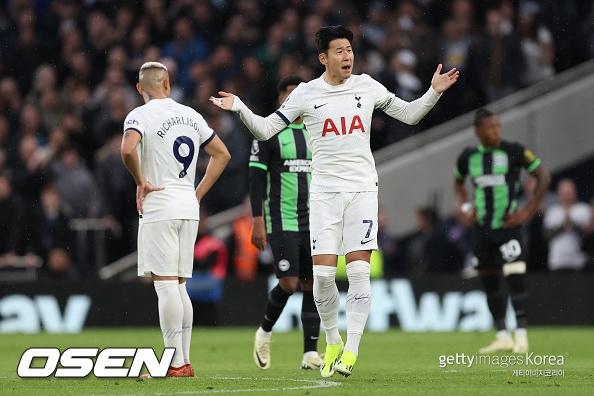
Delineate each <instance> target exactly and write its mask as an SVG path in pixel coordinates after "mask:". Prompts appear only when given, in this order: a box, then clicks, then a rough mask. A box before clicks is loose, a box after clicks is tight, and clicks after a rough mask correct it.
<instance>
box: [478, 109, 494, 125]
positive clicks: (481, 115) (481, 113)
mask: <svg viewBox="0 0 594 396" xmlns="http://www.w3.org/2000/svg"><path fill="white" fill-rule="evenodd" d="M493 115H494V114H493V113H491V112H490V111H489V110H487V109H485V108H484V107H483V108H480V109H478V110H477V111H476V113H474V126H475V127H478V126H479V125H480V124H481V122H483V119H485V118H487V117H491V116H493Z"/></svg>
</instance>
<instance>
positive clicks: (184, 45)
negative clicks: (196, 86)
mask: <svg viewBox="0 0 594 396" xmlns="http://www.w3.org/2000/svg"><path fill="white" fill-rule="evenodd" d="M208 55H209V51H208V46H207V43H206V41H205V40H203V39H202V38H200V37H198V36H197V35H196V34H195V33H194V27H193V26H192V21H191V20H190V18H188V17H184V16H182V17H179V18H178V19H177V20H176V21H175V22H174V23H173V40H171V41H169V42H167V44H165V46H163V56H165V57H168V58H173V59H175V61H176V62H177V64H178V66H179V71H178V76H177V78H178V83H179V85H180V86H181V87H182V89H184V91H185V92H188V91H189V90H190V89H191V88H192V83H191V80H190V75H189V70H190V65H191V64H192V62H194V61H204V60H206V59H207V57H208Z"/></svg>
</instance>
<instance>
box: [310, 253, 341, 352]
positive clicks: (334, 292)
mask: <svg viewBox="0 0 594 396" xmlns="http://www.w3.org/2000/svg"><path fill="white" fill-rule="evenodd" d="M313 276H314V284H313V295H314V300H315V302H316V307H317V308H318V313H319V314H320V321H321V322H322V326H324V330H325V331H326V343H327V344H330V345H336V344H340V342H341V338H340V333H339V332H338V308H339V307H340V295H339V294H338V288H337V287H336V267H331V266H328V265H314V266H313Z"/></svg>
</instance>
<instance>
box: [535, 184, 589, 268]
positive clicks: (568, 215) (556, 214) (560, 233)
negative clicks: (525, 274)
mask: <svg viewBox="0 0 594 396" xmlns="http://www.w3.org/2000/svg"><path fill="white" fill-rule="evenodd" d="M557 196H558V197H559V203H558V204H554V205H551V206H550V207H549V208H548V209H547V210H546V212H545V215H544V221H543V226H544V230H545V233H546V236H547V238H548V240H549V261H548V263H549V269H550V270H551V271H558V270H581V269H583V268H584V267H585V265H586V261H587V257H586V255H585V253H584V252H583V251H582V249H581V247H582V239H583V235H584V231H585V229H586V227H587V226H588V224H590V222H591V221H592V209H591V208H590V206H589V205H588V204H587V203H585V202H578V200H577V187H576V185H575V182H574V181H573V180H571V179H563V180H561V181H559V184H558V185H557Z"/></svg>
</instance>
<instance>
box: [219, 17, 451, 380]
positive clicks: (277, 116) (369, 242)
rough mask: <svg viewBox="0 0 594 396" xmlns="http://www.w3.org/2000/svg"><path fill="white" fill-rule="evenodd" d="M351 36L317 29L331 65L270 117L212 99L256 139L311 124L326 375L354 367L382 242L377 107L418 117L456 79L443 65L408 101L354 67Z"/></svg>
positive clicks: (321, 53) (323, 58) (313, 232)
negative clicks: (340, 273)
mask: <svg viewBox="0 0 594 396" xmlns="http://www.w3.org/2000/svg"><path fill="white" fill-rule="evenodd" d="M352 40H353V33H352V32H351V31H350V30H348V29H347V28H345V27H343V26H327V27H323V28H321V29H320V30H318V32H317V33H316V43H317V45H318V60H319V61H320V63H322V65H324V66H325V69H326V71H325V72H324V74H323V75H322V76H321V77H319V78H317V79H315V80H312V81H310V82H308V83H302V84H300V85H299V86H298V87H297V88H296V89H295V90H294V91H293V92H292V93H291V95H290V96H289V97H288V98H287V99H286V100H285V102H284V103H283V104H282V105H281V107H280V108H279V109H278V110H277V111H276V112H275V113H273V114H271V115H269V116H268V117H266V118H263V117H260V116H257V115H255V114H254V113H252V112H251V111H250V110H249V109H248V107H247V106H246V105H245V104H244V103H242V101H241V100H240V99H239V98H238V97H236V96H235V95H232V94H229V93H226V92H221V93H220V94H221V96H222V97H221V98H214V97H213V98H211V99H210V100H211V101H212V102H213V103H214V104H215V105H216V106H218V107H220V108H223V109H225V110H232V111H235V112H237V113H239V115H240V117H241V120H242V121H243V122H244V123H245V125H246V126H247V127H248V128H249V130H250V131H251V132H252V134H253V135H254V136H255V137H256V138H257V139H259V140H267V139H270V138H271V137H272V136H274V135H275V134H277V133H278V132H280V131H281V130H282V129H284V128H285V127H286V126H287V125H289V124H290V123H291V122H292V121H293V120H294V119H296V118H301V119H303V122H304V124H305V125H306V126H307V130H308V131H309V136H310V140H309V142H310V146H311V150H312V163H311V172H312V179H311V187H310V215H309V219H310V225H309V226H310V238H311V251H312V256H313V264H314V265H313V275H314V290H313V293H314V300H315V303H316V307H317V309H318V312H319V314H320V319H321V321H322V324H323V326H324V329H325V331H326V344H327V345H326V353H325V357H324V364H323V365H322V366H321V368H320V372H321V375H322V376H323V377H330V376H332V375H333V374H334V372H335V371H336V372H338V373H340V374H342V375H345V376H348V375H350V374H351V371H352V368H353V366H354V364H355V361H356V359H357V355H358V351H359V343H360V340H361V336H362V334H363V329H364V327H365V323H366V321H367V317H368V315H369V309H370V306H371V284H370V280H369V275H370V267H369V261H370V257H371V251H372V250H376V249H377V216H378V200H377V189H378V179H377V172H376V170H375V163H374V160H373V156H372V154H371V148H370V145H369V142H370V140H369V135H370V133H371V118H372V114H373V111H374V110H375V109H379V110H381V111H383V112H385V113H386V114H388V115H389V116H391V117H393V118H396V119H398V120H401V121H403V122H405V123H407V124H416V123H418V122H419V121H420V120H421V119H422V118H423V117H424V116H425V114H427V113H428V112H429V110H431V108H432V107H433V106H434V105H435V103H436V102H437V100H438V99H439V97H440V96H441V93H442V92H444V91H445V90H447V89H448V88H449V87H450V86H452V84H454V83H455V82H456V81H457V79H458V72H457V71H456V70H455V69H452V70H450V71H448V72H446V73H443V74H441V67H442V66H441V65H439V66H438V67H437V70H436V72H435V73H434V75H433V78H432V80H431V87H430V88H429V89H428V90H427V92H426V93H425V94H424V95H423V96H422V97H421V98H419V99H417V100H415V101H412V102H406V101H404V100H401V99H399V98H397V97H396V96H395V95H394V94H393V93H391V92H389V91H388V90H387V89H386V88H385V87H384V86H382V85H381V84H380V83H378V82H377V81H375V80H374V79H373V78H371V77H370V76H367V75H365V74H362V75H353V74H352V71H353V66H354V53H353V48H352V46H351V42H352ZM343 247H344V249H343ZM343 253H346V263H347V264H346V272H347V277H348V280H349V289H348V292H347V301H346V317H347V340H346V345H343V342H342V338H341V336H340V334H339V331H338V309H339V305H340V304H339V303H340V298H339V293H338V289H337V287H336V281H335V276H336V265H337V260H338V255H340V254H343ZM343 346H344V353H343Z"/></svg>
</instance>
